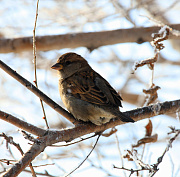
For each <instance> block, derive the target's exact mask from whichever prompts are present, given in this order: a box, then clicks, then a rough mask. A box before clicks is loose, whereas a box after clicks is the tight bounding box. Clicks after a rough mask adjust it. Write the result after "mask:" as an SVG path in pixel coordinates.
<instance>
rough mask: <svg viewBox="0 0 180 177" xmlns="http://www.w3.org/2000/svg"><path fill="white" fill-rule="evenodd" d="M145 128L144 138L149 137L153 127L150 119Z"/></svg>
mask: <svg viewBox="0 0 180 177" xmlns="http://www.w3.org/2000/svg"><path fill="white" fill-rule="evenodd" d="M145 128H146V135H145V136H151V134H152V129H153V125H152V122H151V120H150V119H149V122H148V124H147V125H146V126H145Z"/></svg>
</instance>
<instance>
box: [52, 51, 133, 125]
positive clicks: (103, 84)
mask: <svg viewBox="0 0 180 177" xmlns="http://www.w3.org/2000/svg"><path fill="white" fill-rule="evenodd" d="M51 68H52V69H56V70H58V74H59V92H60V96H61V99H62V101H63V103H64V105H65V106H66V108H67V109H68V111H69V112H70V113H71V114H72V115H73V116H74V117H75V118H76V119H79V120H82V121H85V122H86V121H91V122H92V123H94V124H96V125H102V124H104V123H107V122H109V121H110V119H112V118H117V117H118V118H120V119H121V120H122V121H123V122H134V120H133V119H131V118H130V117H128V116H126V115H124V114H123V113H121V112H120V111H119V107H122V105H121V100H122V98H121V97H120V95H119V94H118V93H117V92H116V91H115V90H114V89H113V88H112V87H111V85H110V84H109V83H108V82H107V81H106V80H105V79H104V78H103V77H102V76H101V75H99V74H98V73H96V72H95V71H94V70H93V69H92V68H91V67H90V65H89V64H88V63H87V61H86V60H85V59H84V58H83V57H81V56H80V55H78V54H76V53H65V54H64V55H62V56H61V57H60V58H59V59H58V60H57V63H56V64H55V65H53V66H52V67H51Z"/></svg>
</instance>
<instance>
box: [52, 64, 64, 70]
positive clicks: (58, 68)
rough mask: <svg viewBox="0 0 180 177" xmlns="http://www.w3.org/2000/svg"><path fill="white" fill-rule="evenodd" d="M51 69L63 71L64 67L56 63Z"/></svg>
mask: <svg viewBox="0 0 180 177" xmlns="http://www.w3.org/2000/svg"><path fill="white" fill-rule="evenodd" d="M51 68H52V69H55V70H61V69H63V65H62V64H60V63H56V64H54V65H53V66H51Z"/></svg>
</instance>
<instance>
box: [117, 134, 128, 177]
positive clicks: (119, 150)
mask: <svg viewBox="0 0 180 177" xmlns="http://www.w3.org/2000/svg"><path fill="white" fill-rule="evenodd" d="M115 138H116V143H117V148H118V152H119V155H120V158H121V164H122V167H124V161H123V158H122V153H121V149H120V145H119V139H118V136H117V133H115ZM123 173H124V176H125V177H126V173H125V171H123Z"/></svg>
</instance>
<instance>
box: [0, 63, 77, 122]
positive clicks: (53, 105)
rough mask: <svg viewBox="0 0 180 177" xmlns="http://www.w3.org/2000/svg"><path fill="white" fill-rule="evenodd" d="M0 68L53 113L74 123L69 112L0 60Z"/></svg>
mask: <svg viewBox="0 0 180 177" xmlns="http://www.w3.org/2000/svg"><path fill="white" fill-rule="evenodd" d="M0 68H1V69H3V70H4V71H5V72H6V73H8V74H9V75H10V76H12V77H13V78H14V79H16V80H17V81H18V82H20V83H21V84H22V85H23V86H25V87H26V88H27V89H28V90H30V91H31V92H33V93H34V94H35V95H36V96H37V97H39V98H40V99H41V100H43V101H44V102H45V103H46V104H48V105H49V106H50V107H51V108H53V109H54V110H55V111H57V112H58V113H60V114H61V115H63V116H64V117H66V118H67V119H68V120H69V121H70V122H75V119H74V117H73V116H72V115H71V114H70V113H69V112H67V111H66V110H65V109H63V108H62V107H61V106H59V105H58V104H57V103H55V102H54V101H53V100H52V99H50V98H49V97H48V96H46V95H45V94H44V93H43V92H41V91H40V90H39V89H38V88H36V87H35V86H34V85H33V84H32V83H30V82H29V81H28V80H26V79H25V78H23V77H22V76H21V75H19V74H18V73H17V72H16V71H14V70H12V69H11V68H10V67H9V66H7V65H6V64H5V63H4V62H2V61H1V60H0Z"/></svg>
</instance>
